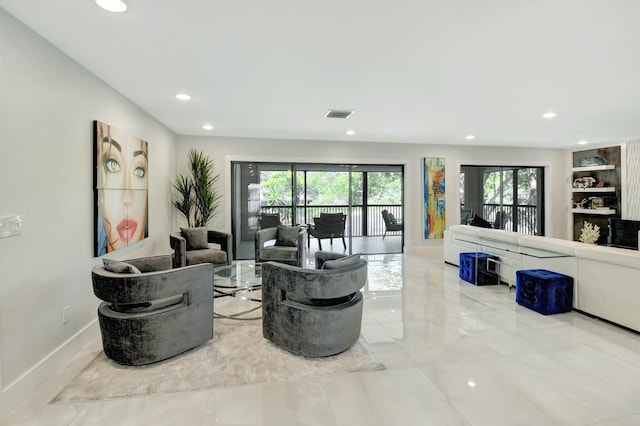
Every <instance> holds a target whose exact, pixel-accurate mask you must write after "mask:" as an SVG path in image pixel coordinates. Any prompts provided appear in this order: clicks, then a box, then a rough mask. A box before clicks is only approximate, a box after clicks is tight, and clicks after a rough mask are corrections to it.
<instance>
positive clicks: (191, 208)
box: [172, 149, 222, 227]
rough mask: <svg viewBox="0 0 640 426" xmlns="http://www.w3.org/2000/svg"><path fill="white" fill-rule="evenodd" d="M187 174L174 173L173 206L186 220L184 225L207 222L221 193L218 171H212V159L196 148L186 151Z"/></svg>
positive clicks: (212, 214) (213, 212)
mask: <svg viewBox="0 0 640 426" xmlns="http://www.w3.org/2000/svg"><path fill="white" fill-rule="evenodd" d="M187 164H188V172H187V174H180V173H178V175H177V176H176V179H175V181H174V182H173V184H172V186H173V189H174V196H173V200H172V203H173V206H174V207H175V208H176V209H177V210H178V212H180V214H182V215H183V216H184V217H185V219H186V220H187V226H189V227H191V226H196V227H198V226H207V224H208V223H209V221H210V220H211V219H212V218H213V216H214V215H215V213H216V209H217V208H218V203H219V201H220V199H221V198H222V196H221V195H220V194H219V193H218V192H217V190H216V183H217V182H218V179H219V176H220V175H219V174H214V164H213V160H212V159H210V158H209V156H207V155H205V154H204V153H202V152H200V151H197V150H195V149H191V150H189V152H188V153H187Z"/></svg>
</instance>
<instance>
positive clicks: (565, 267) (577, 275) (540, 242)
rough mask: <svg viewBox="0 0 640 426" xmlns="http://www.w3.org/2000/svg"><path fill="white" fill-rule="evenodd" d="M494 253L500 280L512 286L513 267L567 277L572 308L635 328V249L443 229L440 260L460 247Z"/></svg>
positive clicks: (639, 264) (639, 268)
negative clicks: (572, 280)
mask: <svg viewBox="0 0 640 426" xmlns="http://www.w3.org/2000/svg"><path fill="white" fill-rule="evenodd" d="M470 251H481V252H485V253H490V254H494V255H497V256H498V257H500V263H501V267H500V279H501V281H503V282H505V283H507V284H509V285H515V279H516V278H515V276H516V271H517V270H519V269H548V270H551V271H555V272H560V273H563V274H566V275H569V276H571V277H573V279H574V286H575V287H574V301H573V306H574V308H575V309H577V310H579V311H582V312H585V313H587V314H591V315H595V316H597V317H599V318H602V319H605V320H607V321H611V322H613V323H616V324H619V325H622V326H624V327H628V328H630V329H633V330H635V331H639V332H640V309H639V307H640V304H639V303H638V302H639V301H640V252H638V251H636V250H627V249H621V248H613V247H605V246H596V245H592V244H584V243H580V242H576V241H568V240H562V239H559V238H549V237H537V236H530V235H524V234H519V233H517V232H508V231H502V230H497V229H486V228H477V227H473V226H468V225H453V226H450V227H449V229H447V230H446V231H445V232H444V257H445V262H447V263H449V264H452V265H455V266H459V255H460V253H461V252H470Z"/></svg>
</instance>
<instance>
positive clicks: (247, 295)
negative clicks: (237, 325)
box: [213, 261, 262, 319]
mask: <svg viewBox="0 0 640 426" xmlns="http://www.w3.org/2000/svg"><path fill="white" fill-rule="evenodd" d="M261 289H262V275H261V269H260V268H256V267H255V264H254V262H253V261H238V262H235V263H233V264H232V265H227V266H222V267H218V268H216V269H215V271H214V273H213V299H214V304H213V309H214V317H216V318H229V319H259V318H260V314H261V312H260V311H259V309H260V308H261V302H262V290H261ZM256 311H258V312H256Z"/></svg>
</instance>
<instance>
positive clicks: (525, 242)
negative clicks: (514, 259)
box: [520, 235, 583, 256]
mask: <svg viewBox="0 0 640 426" xmlns="http://www.w3.org/2000/svg"><path fill="white" fill-rule="evenodd" d="M580 245H583V244H582V243H579V242H576V241H568V240H561V239H560V238H550V237H540V236H534V235H523V236H522V238H520V246H522V247H530V248H535V249H538V250H548V251H553V252H556V253H561V254H566V255H568V256H575V255H576V249H577V248H578V247H579V246H580Z"/></svg>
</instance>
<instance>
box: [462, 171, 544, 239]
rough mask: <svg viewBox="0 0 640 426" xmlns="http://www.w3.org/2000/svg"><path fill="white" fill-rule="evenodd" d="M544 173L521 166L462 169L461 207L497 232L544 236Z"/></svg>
mask: <svg viewBox="0 0 640 426" xmlns="http://www.w3.org/2000/svg"><path fill="white" fill-rule="evenodd" d="M543 175H544V169H543V168H541V167H517V166H462V167H461V169H460V200H461V202H460V206H461V209H464V210H472V211H474V212H475V214H477V215H479V216H481V217H483V218H484V219H485V220H487V221H488V222H491V223H492V224H493V227H494V228H499V229H505V230H509V231H518V232H521V233H524V234H529V235H543V234H544V215H543V212H544V201H543V200H544V198H543V197H542V191H541V190H540V189H541V188H543Z"/></svg>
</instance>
